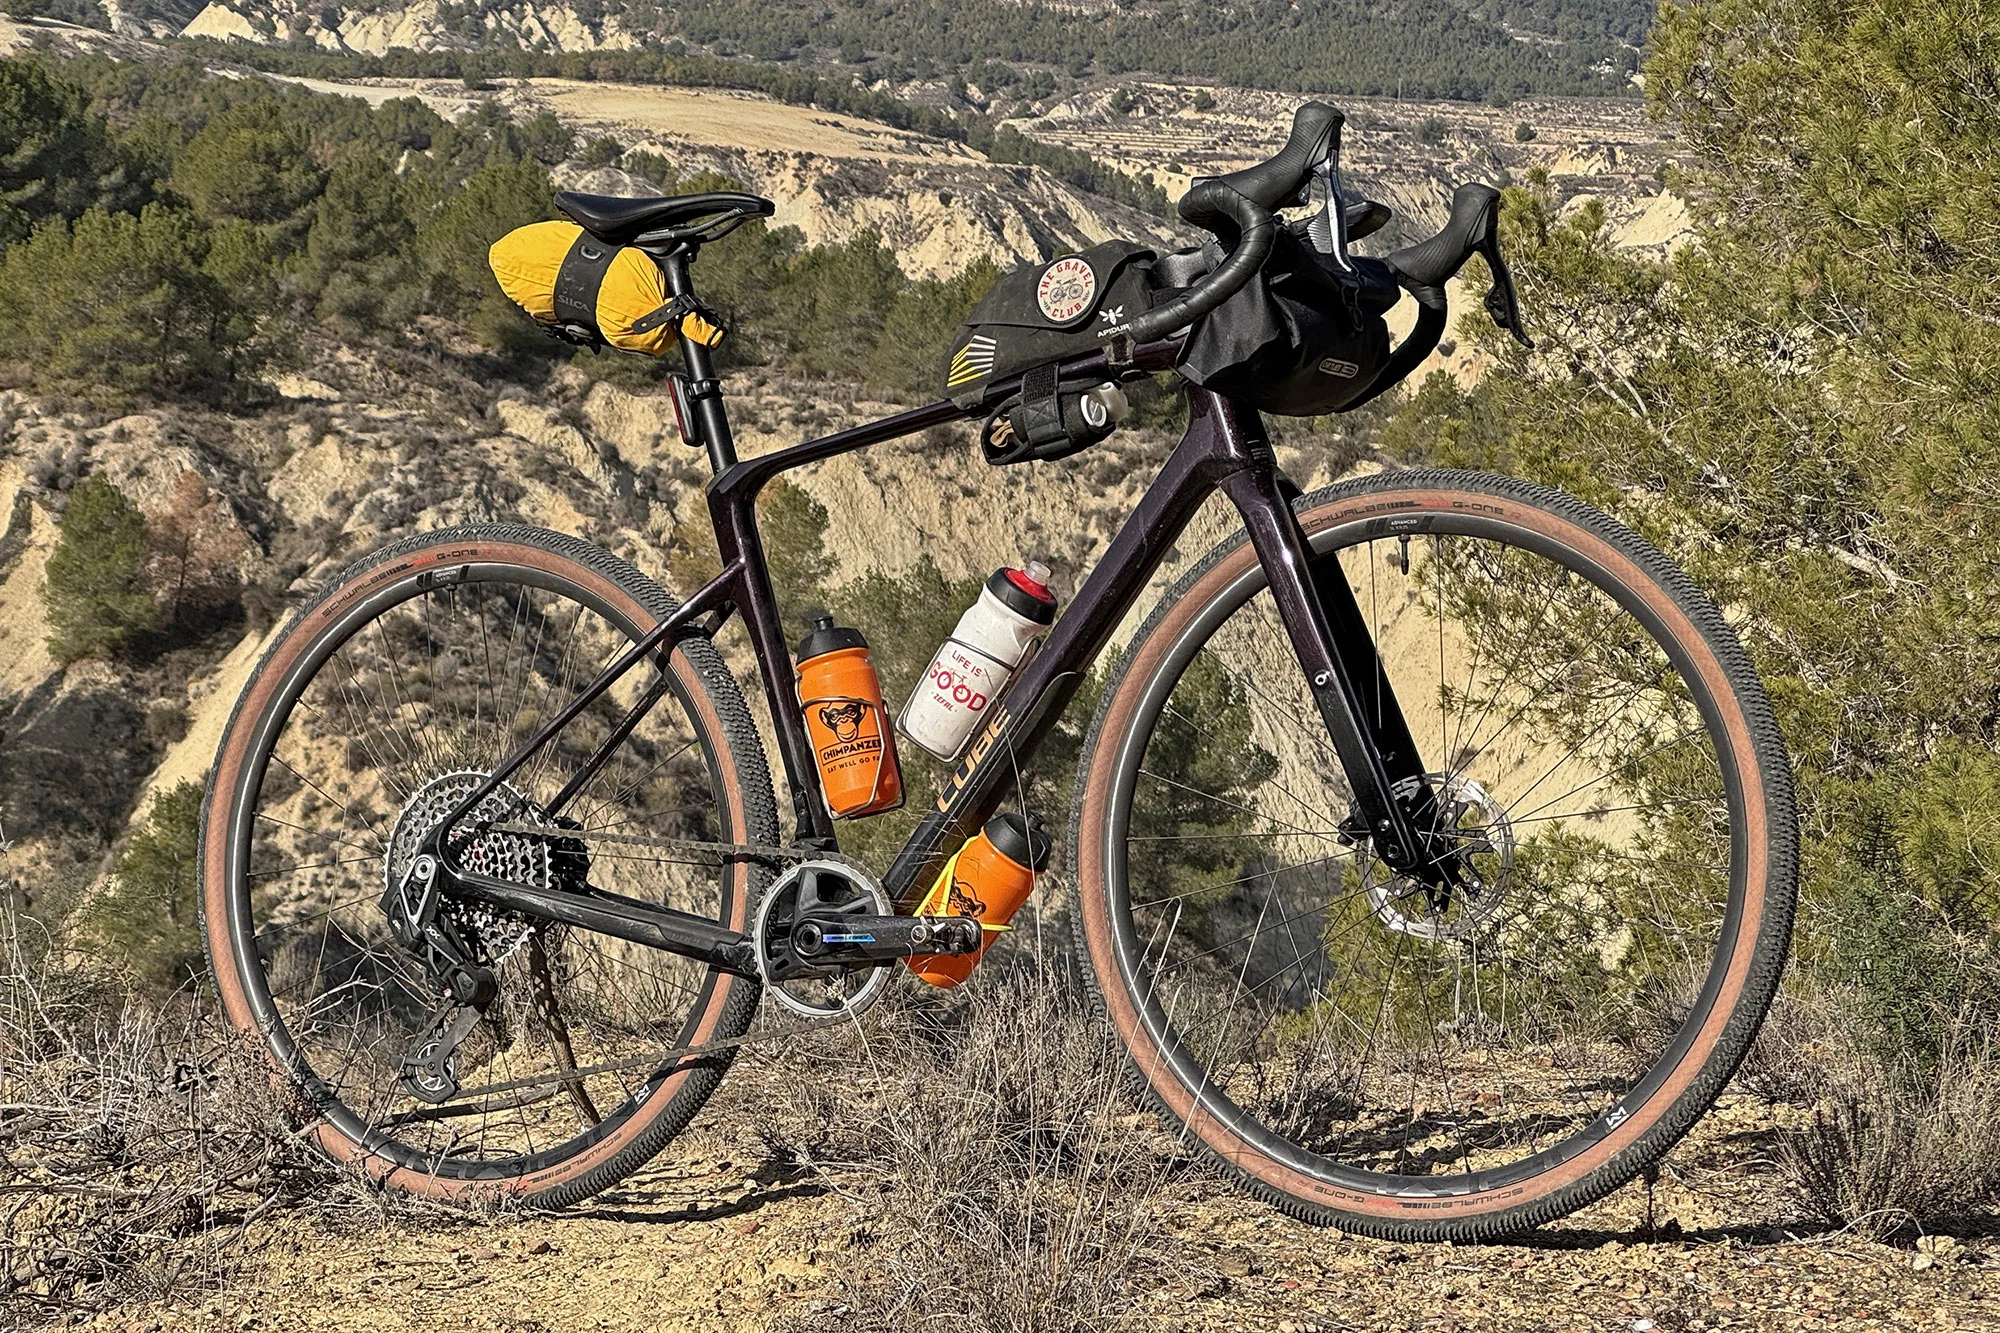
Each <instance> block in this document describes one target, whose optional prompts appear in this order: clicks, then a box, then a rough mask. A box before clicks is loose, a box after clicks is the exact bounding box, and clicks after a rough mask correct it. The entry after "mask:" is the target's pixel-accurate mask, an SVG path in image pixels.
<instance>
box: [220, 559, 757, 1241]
mask: <svg viewBox="0 0 2000 1333" xmlns="http://www.w3.org/2000/svg"><path fill="white" fill-rule="evenodd" d="M457 543H486V544H500V545H510V546H528V547H535V548H538V549H540V550H542V551H544V552H547V553H549V554H552V555H556V556H558V557H560V558H562V559H565V560H568V561H570V562H572V563H573V564H576V565H578V566H581V567H582V568H584V569H586V570H589V571H591V572H592V573H595V574H597V575H599V576H601V577H603V578H605V579H607V580H609V581H610V582H612V583H614V584H616V585H618V587H619V588H620V589H622V590H623V591H624V592H625V593H626V594H627V595H629V596H630V597H631V598H632V599H633V600H634V601H635V602H637V603H639V605H641V606H642V607H644V608H645V610H646V611H647V613H648V614H650V615H653V616H655V617H656V618H665V617H666V616H668V615H671V614H672V613H673V612H674V610H676V609H677V608H678V607H679V605H680V602H679V600H678V599H676V598H675V597H674V596H673V595H672V594H671V593H669V592H668V591H667V590H666V589H664V588H662V587H660V585H659V584H657V583H655V582H654V581H653V580H652V579H650V578H648V577H647V576H646V575H645V574H644V573H643V572H641V571H640V570H639V569H638V568H636V567H635V566H633V565H632V564H631V563H630V562H628V561H626V560H623V559H621V558H620V557H618V556H616V555H614V554H612V553H611V552H610V551H607V550H605V549H603V548H602V547H599V546H594V545H592V544H590V543H589V542H586V541H583V540H581V539H579V538H576V537H572V536H569V535H567V534H564V533H559V532H552V531H550V530H548V529H546V528H537V527H532V526H529V525H526V524H516V523H482V524H462V525H459V526H457V527H451V528H444V529H439V530H437V531H434V532H426V533H420V534H416V535H413V536H409V537H405V538H402V539H401V540H399V541H395V542H392V543H390V544H389V545H387V546H384V547H382V548H380V549H378V550H376V551H374V552H372V553H370V554H369V555H367V556H364V557H363V558H361V559H360V560H358V561H356V562H355V563H354V564H352V565H350V566H348V567H347V568H346V569H345V570H343V571H342V572H341V574H340V575H339V576H338V577H337V578H334V579H332V580H330V581H329V582H327V583H325V584H323V585H322V586H321V587H320V588H319V590H318V591H317V592H315V593H314V594H313V595H312V596H311V597H309V598H308V599H307V600H306V601H305V602H303V603H302V604H301V605H300V606H299V607H298V608H297V609H296V610H294V611H293V612H292V613H291V614H290V616H289V617H288V623H287V624H286V626H285V628H284V630H283V632H282V633H280V634H278V635H276V636H275V637H273V639H272V641H271V646H270V647H269V648H267V649H266V650H265V652H264V656H263V657H262V658H261V659H260V660H259V661H258V663H257V668H256V670H255V671H253V672H252V673H251V675H250V677H249V679H248V681H246V683H245V685H244V689H243V691H242V693H241V694H240V695H239V696H238V698H237V701H236V704H235V706H234V707H233V708H232V709H231V710H230V714H229V721H228V724H227V725H226V726H225V727H224V728H223V732H222V736H223V739H222V745H223V746H227V745H228V743H229V739H230V737H231V736H233V735H234V734H235V731H236V727H237V724H238V722H239V721H240V720H241V714H242V712H243V706H244V703H245V701H246V700H247V699H248V698H249V696H250V694H251V693H252V691H253V690H254V687H255V685H256V683H257V682H258V680H260V679H261V678H262V677H263V675H264V673H265V671H266V670H267V669H268V668H269V666H270V664H271V662H272V660H273V659H274V658H275V657H276V656H277V655H278V653H279V651H280V649H281V648H283V647H284V645H285V643H286V642H287V641H288V640H289V639H290V637H291V636H292V635H293V634H295V633H297V632H299V629H300V627H301V626H302V625H303V624H304V623H305V621H306V620H307V619H308V618H309V617H310V616H311V614H312V613H313V612H314V611H315V610H317V609H318V608H319V607H320V606H321V605H322V604H323V603H325V601H326V600H327V599H328V598H329V597H332V596H333V595H335V594H336V593H338V592H339V591H340V590H341V589H343V588H345V587H347V586H348V585H349V584H351V583H353V582H354V581H355V580H356V579H358V578H361V577H362V576H364V575H366V574H368V573H369V572H370V571H372V570H374V569H376V568H378V567H379V566H381V565H383V564H385V563H388V562H390V561H393V560H397V559H401V558H402V557H404V556H407V555H411V554H414V553H416V552H418V551H423V550H427V549H429V548H431V547H434V546H440V545H451V544H457ZM674 642H675V648H676V650H677V651H678V652H680V653H681V654H682V655H683V656H685V658H686V659H687V661H688V663H689V665H691V666H692V667H693V668H694V669H695V673H696V677H697V680H698V682H699V684H700V687H701V689H702V690H703V691H704V692H705V693H706V694H707V696H708V699H709V702H710V704H711V705H712V706H713V707H714V709H715V713H716V716H717V717H719V718H720V719H721V720H722V729H723V734H722V735H721V736H718V737H713V738H711V739H712V740H713V741H715V742H716V743H719V744H721V745H723V746H725V747H727V749H728V750H729V752H730V757H731V760H732V765H733V767H734V769H735V772H736V777H737V781H738V789H739V795H740V797H741V799H742V802H743V811H744V824H745V827H744V828H743V829H742V830H740V831H739V833H740V838H741V840H742V841H746V842H752V843H763V844H773V843H776V842H778V841H779V837H780V834H779V827H778V806H777V800H776V798H775V796H774V795H773V792H772V788H771V773H770V766H769V764H768V762H767V761H766V758H765V755H764V746H763V742H762V741H761V740H760V739H759V737H758V735H757V727H756V723H755V722H754V721H753V720H752V718H751V715H750V710H749V707H748V705H747V704H746V703H745V702H744V699H743V695H742V692H741V691H740V690H739V689H738V688H737V685H736V681H735V679H734V677H733V676H731V674H730V672H729V670H728V668H727V667H726V666H725V665H724V663H723V660H722V655H721V654H720V653H719V652H718V651H717V650H716V647H715V644H714V642H713V641H712V640H710V639H709V638H708V637H707V636H706V635H703V634H700V633H697V632H693V631H690V632H689V633H687V634H685V635H682V636H680V637H678V638H676V640H675V641H674ZM220 760H221V752H220V751H218V755H217V762H218V763H219V762H220ZM212 771H213V770H212V769H211V772H212ZM215 800H216V790H215V784H214V783H213V781H210V782H209V783H208V784H207V789H206V790H205V791H204V793H203V796H202V807H201V827H202V829H204V830H206V829H207V828H208V826H209V820H210V819H212V818H214V817H215V814H216V812H215V810H214V805H215ZM197 847H198V852H197V857H196V863H195V882H196V884H197V885H202V884H206V882H207V876H206V870H207V866H206V860H207V838H206V837H205V836H204V837H202V838H200V839H198V842H197ZM768 874H769V872H768V871H766V870H764V869H762V868H760V867H756V866H752V867H751V870H750V876H749V880H750V882H749V895H750V898H751V901H752V903H753V904H754V901H755V896H756V894H757V893H758V892H760V891H761V889H762V887H763V881H764V880H765V879H767V878H768ZM197 899H198V900H199V901H200V903H201V920H200V929H201V933H202V939H203V942H204V944H205V945H206V946H207V948H208V949H209V955H210V967H211V972H210V984H211V986H213V985H214V972H213V969H214V967H215V966H216V948H215V944H214V942H213V940H212V938H211V937H210V934H209V928H208V920H207V904H206V894H197ZM223 965H224V966H233V962H230V961H228V960H224V962H223ZM731 989H732V994H731V996H730V998H729V999H728V1000H727V1001H726V1002H725V1004H724V1007H723V1010H722V1013H721V1015H720V1016H719V1017H718V1019H717V1023H716V1028H715V1033H716V1035H717V1036H737V1035H740V1034H741V1033H743V1032H745V1031H748V1030H749V1027H750V1021H751V1018H752V1017H753V1016H754V1015H755V1013H756V1009H757V1004H758V1001H759V1000H760V999H761V993H760V990H759V988H758V985H757V983H756V982H755V981H753V980H749V979H742V984H739V985H736V986H733V987H732V988H731ZM735 1056H736V1050H735V1048H729V1049H725V1050H721V1051H718V1052H716V1053H714V1054H713V1055H709V1056H704V1057H702V1058H701V1059H700V1060H699V1061H696V1062H694V1063H693V1067H692V1068H691V1070H690V1072H689V1073H688V1075H687V1077H686V1078H685V1079H684V1081H683V1082H682V1084H681V1086H680V1088H679V1089H678V1090H676V1091H675V1093H674V1095H673V1097H672V1098H671V1099H670V1100H669V1102H668V1104H667V1106H666V1107H665V1108H663V1109H662V1110H660V1111H659V1112H657V1113H656V1114H654V1115H653V1116H652V1117H651V1119H650V1120H649V1121H648V1123H647V1125H646V1127H645V1128H644V1129H643V1130H641V1131H640V1133H639V1134H638V1135H637V1136H636V1137H635V1138H634V1139H633V1141H632V1142H631V1143H629V1144H627V1145H625V1146H624V1147H623V1148H621V1149H620V1150H619V1151H618V1152H617V1153H616V1154H614V1155H613V1156H612V1157H611V1158H610V1159H608V1160H607V1161H606V1162H604V1163H603V1164H602V1165H600V1166H598V1167H596V1168H595V1169H593V1170H592V1171H590V1172H587V1173H586V1174H584V1175H583V1176H581V1177H578V1178H577V1179H576V1180H573V1181H568V1182H565V1183H563V1184H561V1185H557V1186H554V1187H552V1188H550V1189H546V1190H541V1191H524V1192H519V1193H516V1194H515V1195H514V1196H513V1197H515V1198H517V1199H520V1200H523V1201H526V1202H532V1203H535V1204H538V1205H541V1206H544V1207H558V1208H560V1207H568V1206H570V1205H572V1204H575V1203H577V1202H579V1201H581V1200H583V1199H587V1198H589V1197H591V1196H592V1195H595V1194H598V1193H601V1192H603V1191H604V1190H606V1189H608V1188H610V1187H611V1186H612V1185H614V1184H616V1183H617V1182H618V1181H619V1180H622V1179H623V1178H624V1177H626V1176H628V1175H630V1174H631V1173H632V1172H633V1171H635V1170H637V1169H638V1168H639V1167H641V1166H643V1165H645V1163H646V1162H648V1161H649V1160H651V1159H652V1158H653V1157H654V1156H656V1155H657V1154H658V1153H659V1151H660V1150H661V1149H662V1148H664V1147H665V1146H666V1145H667V1143H668V1142H669V1141H671V1140H672V1139H673V1138H674V1137H675V1136H677V1135H678V1134H680V1133H681V1132H682V1131H683V1130H685V1129H686V1128H687V1126H688V1123H689V1122H690V1121H691V1120H692V1119H693V1118H694V1116H695V1115H696V1114H697V1113H698V1112H699V1111H700V1110H701V1108H702V1106H703V1105H704V1104H705V1103H706V1102H707V1101H708V1099H709V1097H710V1096H711V1095H713V1093H714V1092H715V1089H716V1088H717V1086H719V1085H720V1084H721V1082H722V1076H723V1075H724V1074H725V1073H727V1072H728V1070H729V1067H730V1065H731V1064H732V1063H733V1062H734V1060H735Z"/></svg>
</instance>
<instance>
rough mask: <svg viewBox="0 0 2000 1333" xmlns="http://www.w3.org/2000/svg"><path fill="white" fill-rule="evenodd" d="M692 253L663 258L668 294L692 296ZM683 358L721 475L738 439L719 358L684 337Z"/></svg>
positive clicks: (712, 463) (691, 396) (713, 467)
mask: <svg viewBox="0 0 2000 1333" xmlns="http://www.w3.org/2000/svg"><path fill="white" fill-rule="evenodd" d="M691 257H692V256H691V254H690V253H689V252H688V251H687V250H685V249H683V250H677V251H675V252H673V253H672V254H669V255H665V256H662V257H661V258H660V272H661V273H662V274H663V275H665V277H666V280H667V295H669V296H691V295H693V294H694V280H693V277H692V275H691V274H690V273H689V271H688V267H689V260H690V258H691ZM680 337H681V358H682V361H683V363H684V364H685V365H686V366H687V372H688V401H689V402H690V403H692V404H693V406H694V414H695V418H696V420H697V422H698V423H699V424H700V427H701V440H702V444H703V446H704V447H705V448H706V449H707V450H708V466H709V470H710V471H711V472H716V473H720V472H721V471H723V470H724V469H725V468H728V467H731V466H733V465H734V464H735V462H736V437H735V435H734V434H732V433H731V432H730V429H729V416H728V414H727V413H726V412H724V411H723V408H722V380H721V377H719V376H718V375H717V374H716V373H715V355H714V353H712V352H710V351H709V349H708V348H706V347H703V346H702V345H701V344H700V343H698V342H696V341H695V340H694V339H692V338H690V337H688V336H687V334H685V333H683V334H681V336H680Z"/></svg>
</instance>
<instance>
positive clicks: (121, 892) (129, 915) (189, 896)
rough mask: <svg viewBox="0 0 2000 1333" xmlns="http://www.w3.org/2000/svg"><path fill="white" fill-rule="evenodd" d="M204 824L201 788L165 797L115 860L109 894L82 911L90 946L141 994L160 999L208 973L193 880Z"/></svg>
mask: <svg viewBox="0 0 2000 1333" xmlns="http://www.w3.org/2000/svg"><path fill="white" fill-rule="evenodd" d="M200 824H201V788H200V787H198V786H196V785H195V784H194V783H192V782H181V783H178V784H176V785H175V786H174V787H173V788H172V789H171V790H168V791H165V792H162V793H160V794H159V795H158V796H156V797H155V798H154V800H153V806H152V810H151V811H150V812H149V813H148V816H147V819H146V825H145V827H144V828H142V829H140V830H139V831H138V832H136V833H134V834H133V835H132V837H131V839H130V840H129V841H127V842H126V844H125V848H124V850H123V851H121V852H119V853H118V856H117V859H116V860H114V861H113V862H112V864H111V877H110V880H109V882H108V883H107V884H106V885H105V887H104V890H103V892H101V893H100V894H98V895H97V896H96V897H95V898H93V899H91V900H90V901H89V902H88V903H86V904H85V905H84V907H83V909H82V917H81V920H80V922H79V925H80V927H81V933H82V936H83V938H84V940H85V941H86V942H87V943H88V944H89V945H90V946H91V947H92V948H94V949H95V950H96V951H98V953H99V954H100V957H101V958H102V960H103V961H104V962H106V963H109V964H110V965H111V966H112V967H113V968H115V969H116V970H117V971H119V972H120V973H121V974H122V975H124V976H125V977H126V978H128V979H129V980H130V982H131V984H132V987H133V990H134V992H135V993H136V994H139V995H141V996H145V997H148V998H151V999H154V1000H159V999H163V998H165V997H166V996H168V995H171V994H172V993H173V992H174V991H176V990H178V989H179V988H180V987H181V986H183V985H185V984H186V983H187V981H188V980H189V979H190V978H192V977H194V976H197V975H199V973H200V971H201V968H202V943H201V921H200V914H199V912H198V911H197V909H196V886H195V875H194V868H195V845H196V839H197V838H198V837H199V835H200Z"/></svg>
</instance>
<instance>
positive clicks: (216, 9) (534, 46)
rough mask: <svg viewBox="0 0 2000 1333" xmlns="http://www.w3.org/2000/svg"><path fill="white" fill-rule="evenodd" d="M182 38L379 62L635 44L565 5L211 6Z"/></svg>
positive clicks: (241, 0) (614, 26) (419, 1)
mask: <svg viewBox="0 0 2000 1333" xmlns="http://www.w3.org/2000/svg"><path fill="white" fill-rule="evenodd" d="M132 26H135V27H136V26H139V25H132ZM148 26H150V25H148ZM145 35H156V34H154V33H152V32H150V31H147V32H146V33H145ZM181 35H183V36H186V37H213V38H215V39H217V40H219V41H238V42H255V43H258V44H260V45H268V44H272V43H278V42H297V41H308V42H311V43H312V44H313V45H315V46H319V47H322V48H324V49H326V50H329V51H352V52H355V53H357V54H361V55H381V54H382V53H383V52H385V51H388V50H390V49H392V48H395V47H403V48H407V49H410V50H416V51H438V50H472V49H475V48H477V47H480V46H485V45H492V44H495V43H499V44H504V45H509V46H520V47H524V48H526V49H528V50H533V51H621V50H627V49H630V48H632V47H635V46H638V45H639V44H640V39H639V37H638V36H637V35H635V34H633V33H631V32H629V31H627V30H626V29H625V28H623V27H622V26H621V25H620V24H619V21H618V18H617V17H616V16H604V17H599V18H593V19H586V18H585V17H583V15H582V14H580V13H579V12H578V11H577V10H576V9H575V8H573V7H571V6H568V5H560V4H534V3H526V4H515V5H501V6H493V7H489V8H486V9H484V10H483V11H482V12H480V13H478V14H474V15H471V16H470V17H467V16H464V15H462V14H461V15H454V14H452V13H450V12H448V11H446V9H445V8H444V6H442V5H440V4H439V3H438V2H437V0H416V2H415V3H414V4H407V5H393V4H392V5H387V6H384V7H380V8H372V9H362V8H355V7H349V8H345V9H343V8H342V7H340V6H335V5H309V4H287V3H283V2H282V0H280V2H279V3H275V4H268V3H257V2H256V0H237V3H234V4H223V3H221V0H211V3H209V4H207V5H206V6H204V7H203V8H202V10H201V12H200V13H198V14H196V15H195V16H194V17H193V18H192V19H191V20H189V21H188V23H187V25H186V26H185V27H184V28H183V29H182V30H181Z"/></svg>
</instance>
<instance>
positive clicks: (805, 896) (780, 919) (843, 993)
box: [751, 857, 894, 1019]
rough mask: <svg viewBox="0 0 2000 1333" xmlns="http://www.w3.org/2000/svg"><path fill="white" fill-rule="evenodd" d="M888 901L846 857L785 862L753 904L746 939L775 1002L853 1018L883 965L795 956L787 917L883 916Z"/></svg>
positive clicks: (877, 986) (868, 999)
mask: <svg viewBox="0 0 2000 1333" xmlns="http://www.w3.org/2000/svg"><path fill="white" fill-rule="evenodd" d="M893 911H894V909H893V908H892V907H891V906H890V904H889V897H888V895H887V894H885V893H884V892H883V891H882V886H881V885H880V884H878V883H876V881H875V877H874V876H873V875H871V874H869V873H868V872H867V871H866V870H864V869H862V868H861V867H860V866H858V865H856V864H854V863H853V862H851V861H847V860H844V859H843V860H833V859H831V858H829V857H815V858H813V859H811V860H806V861H801V862H799V863H798V864H797V865H794V866H790V867H788V868H787V869H786V870H785V872H784V873H783V874H782V875H780V876H779V877H778V878H777V880H776V882H774V883H773V884H772V885H771V887H770V888H768V889H766V890H765V891H764V897H763V899H762V900H761V901H760V902H759V903H758V904H757V915H756V918H755V920H754V921H753V923H752V931H751V940H752V942H753V944H754V946H755V949H756V954H757V975H758V977H759V979H760V980H762V981H763V983H764V989H765V991H766V992H767V993H768V994H769V995H770V996H771V998H772V999H773V1000H776V1001H777V1002H778V1004H779V1005H780V1006H782V1007H783V1008H785V1009H789V1010H790V1011H791V1012H793V1013H795V1014H799V1015H802V1016H803V1017H806V1018H815V1019H825V1018H851V1017H853V1016H855V1015H857V1014H860V1013H862V1012H863V1011H865V1010H867V1009H868V1008H869V1007H870V1006H872V1005H873V1004H874V1003H875V1001H876V1000H878V999H880V998H881V996H882V991H883V990H884V989H885V988H886V987H887V986H888V984H889V977H890V972H889V969H888V968H887V967H886V966H879V965H878V966H869V967H840V966H829V965H827V964H825V963H816V962H813V961H809V960H807V959H805V958H802V957H800V956H799V955H798V954H797V953H796V952H794V951H793V950H792V948H791V945H790V929H791V923H792V922H793V921H794V920H796V919H797V918H799V917H801V916H803V915H805V914H807V913H811V914H813V915H814V916H816V917H822V918H823V917H827V916H889V915H891V914H892V912H893Z"/></svg>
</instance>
